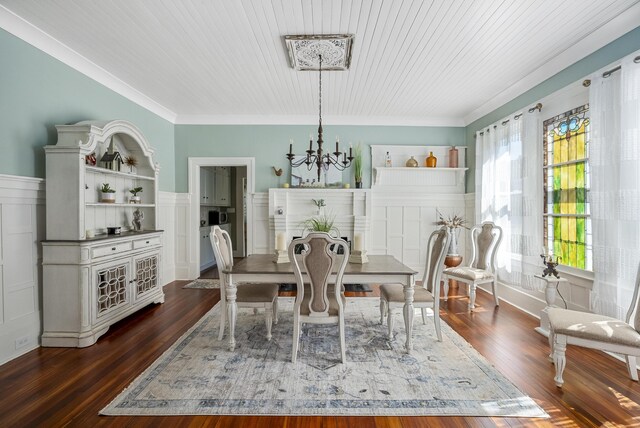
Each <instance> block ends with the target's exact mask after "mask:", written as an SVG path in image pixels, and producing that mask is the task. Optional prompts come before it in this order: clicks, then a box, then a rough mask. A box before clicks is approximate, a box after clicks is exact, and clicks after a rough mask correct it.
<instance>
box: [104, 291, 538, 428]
mask: <svg viewBox="0 0 640 428" xmlns="http://www.w3.org/2000/svg"><path fill="white" fill-rule="evenodd" d="M292 305H293V299H292V298H281V299H280V309H279V317H280V322H279V323H278V325H276V326H274V329H273V339H272V340H271V341H270V342H267V341H266V339H265V326H264V316H263V313H259V314H258V315H254V314H253V312H252V311H251V310H247V309H240V310H239V314H238V323H237V334H236V338H237V347H236V350H235V352H229V351H228V350H227V348H226V340H223V341H218V340H217V336H218V316H219V308H220V305H216V306H215V307H214V308H213V309H212V310H211V311H210V312H209V313H208V314H207V315H205V316H204V317H203V318H202V319H201V320H200V321H198V323H196V325H195V326H194V327H192V328H191V329H190V330H189V331H188V332H187V333H185V334H184V335H183V336H182V337H181V338H180V339H179V340H178V341H177V342H176V343H175V344H173V345H172V347H171V348H170V349H169V350H167V351H166V352H165V353H164V354H163V355H162V356H161V357H160V358H158V360H156V361H155V362H154V363H153V364H152V365H151V366H150V367H149V368H148V369H147V370H145V372H144V373H143V374H142V375H140V376H139V377H138V378H137V379H136V380H135V381H134V382H133V383H132V384H131V385H130V386H129V387H128V388H127V389H126V390H125V391H123V392H122V393H121V394H120V395H118V397H116V398H115V400H113V402H112V403H111V404H109V405H108V406H107V407H106V408H104V409H103V410H102V411H101V414H103V415H214V414H215V415H217V414H224V415H382V416H383V415H409V416H419V415H423V416H428V415H432V416H435V415H451V416H453V415H457V416H460V415H462V416H510V417H512V416H517V417H548V416H547V414H546V413H545V412H544V411H543V410H542V409H541V408H540V407H539V406H538V405H537V404H536V403H535V402H534V401H533V400H532V399H531V398H530V397H528V396H527V395H525V394H523V393H522V392H520V391H519V390H518V389H517V388H516V387H515V386H514V385H513V384H512V383H511V382H510V381H509V380H507V379H506V378H505V377H504V376H503V375H502V374H501V373H499V372H498V371H497V370H496V369H495V368H493V367H492V366H491V365H490V364H489V363H488V362H487V361H486V360H485V359H484V358H483V357H482V356H481V355H480V354H478V352H477V351H476V350H474V349H473V348H472V347H471V345H469V343H467V342H466V341H465V340H464V339H462V338H461V337H460V336H459V335H458V334H457V333H455V332H454V331H453V330H452V329H451V328H450V327H449V326H448V325H447V324H446V323H444V322H443V323H442V330H443V331H442V332H443V336H444V337H443V342H437V341H436V339H435V333H434V328H433V321H432V320H431V319H428V320H427V324H426V325H423V324H422V323H421V322H420V317H419V316H417V317H416V320H415V321H416V322H415V329H414V344H415V345H414V348H415V349H414V351H413V352H412V354H411V355H407V354H406V353H404V352H403V350H404V346H403V342H404V327H403V322H402V321H401V314H400V312H401V311H399V313H398V314H396V317H397V318H396V319H397V321H396V328H395V330H396V331H395V337H394V338H393V340H388V339H387V336H386V326H382V325H380V324H379V323H378V321H379V317H380V313H379V306H378V299H377V298H365V297H360V298H353V299H348V300H347V308H346V312H345V314H346V320H347V324H346V334H347V339H346V341H347V363H346V364H341V363H340V362H339V358H340V352H339V342H338V335H337V328H336V327H335V326H315V325H309V324H305V325H304V326H303V329H302V336H301V343H300V351H299V355H298V361H297V363H296V364H292V363H291V341H292V330H293V328H292V313H291V309H292ZM225 339H226V337H225Z"/></svg>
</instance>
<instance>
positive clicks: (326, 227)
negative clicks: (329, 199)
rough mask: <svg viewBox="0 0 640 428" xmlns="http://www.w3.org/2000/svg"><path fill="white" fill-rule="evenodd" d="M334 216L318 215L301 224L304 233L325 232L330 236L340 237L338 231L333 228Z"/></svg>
mask: <svg viewBox="0 0 640 428" xmlns="http://www.w3.org/2000/svg"><path fill="white" fill-rule="evenodd" d="M335 220H336V216H335V215H327V214H320V215H317V216H313V217H311V218H309V219H307V220H305V221H303V222H302V225H303V226H304V231H303V235H304V234H305V233H304V232H327V233H328V234H329V235H332V236H340V231H339V230H338V228H337V227H335Z"/></svg>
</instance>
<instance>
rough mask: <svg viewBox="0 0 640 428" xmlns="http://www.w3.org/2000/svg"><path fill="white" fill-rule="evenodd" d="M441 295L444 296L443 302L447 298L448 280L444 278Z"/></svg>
mask: <svg viewBox="0 0 640 428" xmlns="http://www.w3.org/2000/svg"><path fill="white" fill-rule="evenodd" d="M442 294H444V301H445V302H446V301H447V299H448V298H449V278H445V279H444V280H443V281H442Z"/></svg>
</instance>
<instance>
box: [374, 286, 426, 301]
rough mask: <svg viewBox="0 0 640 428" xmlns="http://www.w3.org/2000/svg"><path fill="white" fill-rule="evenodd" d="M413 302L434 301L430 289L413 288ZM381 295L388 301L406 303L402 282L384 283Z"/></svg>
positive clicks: (381, 287)
mask: <svg viewBox="0 0 640 428" xmlns="http://www.w3.org/2000/svg"><path fill="white" fill-rule="evenodd" d="M413 293H414V294H413V303H414V304H415V303H431V302H433V301H434V297H433V294H431V292H430V291H428V290H426V289H425V288H422V287H420V286H416V287H415V288H414V289H413ZM380 296H381V297H382V298H383V299H385V300H386V301H387V302H394V303H402V304H403V305H404V286H403V285H402V284H382V285H381V286H380Z"/></svg>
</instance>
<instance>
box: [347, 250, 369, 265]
mask: <svg viewBox="0 0 640 428" xmlns="http://www.w3.org/2000/svg"><path fill="white" fill-rule="evenodd" d="M349 263H356V264H363V263H369V257H367V251H366V250H362V251H360V250H354V251H352V252H351V254H350V255H349Z"/></svg>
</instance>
